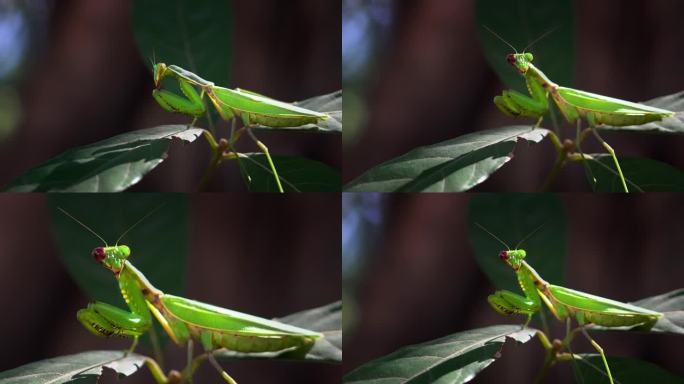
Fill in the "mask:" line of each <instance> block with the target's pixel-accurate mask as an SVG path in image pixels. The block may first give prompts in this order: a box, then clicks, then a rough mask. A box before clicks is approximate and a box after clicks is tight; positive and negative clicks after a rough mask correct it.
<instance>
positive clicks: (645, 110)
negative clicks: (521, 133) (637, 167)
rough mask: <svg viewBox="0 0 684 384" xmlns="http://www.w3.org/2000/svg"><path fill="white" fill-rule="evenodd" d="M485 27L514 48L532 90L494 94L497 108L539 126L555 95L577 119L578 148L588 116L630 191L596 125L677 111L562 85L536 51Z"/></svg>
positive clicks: (511, 58)
mask: <svg viewBox="0 0 684 384" xmlns="http://www.w3.org/2000/svg"><path fill="white" fill-rule="evenodd" d="M484 27H485V28H486V29H487V30H488V31H489V32H491V33H492V34H493V35H494V36H496V37H497V38H499V39H500V40H501V41H503V42H504V43H505V44H507V45H508V46H509V47H511V48H512V49H513V51H514V52H515V53H511V54H508V55H507V56H506V62H507V63H508V64H510V65H512V66H513V67H515V68H516V69H517V70H518V72H519V73H520V74H521V75H522V76H523V77H524V78H525V83H526V84H527V90H528V92H529V94H530V96H526V95H523V94H522V93H520V92H517V91H514V90H504V91H503V92H502V94H501V95H499V96H496V97H494V104H495V105H496V106H497V108H499V110H501V112H503V113H504V114H506V115H508V116H512V117H518V116H522V117H532V118H536V119H537V123H536V124H535V127H538V126H539V124H541V122H542V119H543V117H544V114H545V113H546V112H548V111H549V103H548V98H549V96H551V99H552V100H553V101H554V103H555V104H556V106H557V107H558V109H559V110H560V112H561V114H563V116H564V117H565V119H566V120H567V121H568V123H571V124H572V123H577V138H576V144H577V147H578V149H579V144H580V141H581V139H582V137H583V135H580V124H581V120H582V119H584V120H586V121H587V123H588V124H589V129H590V130H591V132H592V133H593V134H594V136H595V137H596V139H597V140H598V141H599V143H601V145H602V146H603V148H604V149H605V150H606V152H608V153H609V154H610V156H611V157H612V158H613V162H614V163H615V168H616V169H617V172H618V175H619V176H620V181H621V182H622V188H623V190H624V191H625V192H629V189H628V188H627V183H626V182H625V177H624V175H623V174H622V169H620V163H619V162H618V159H617V157H616V155H615V150H613V148H612V147H611V146H610V145H609V144H608V143H607V142H606V141H605V140H603V138H602V137H601V136H600V135H599V133H598V131H597V130H596V127H597V126H600V125H602V124H607V125H613V126H627V125H641V124H646V123H649V122H652V121H659V120H662V119H663V118H665V117H670V116H673V115H674V114H675V113H674V112H672V111H668V110H665V109H660V108H655V107H650V106H647V105H644V104H639V103H632V102H630V101H626V100H620V99H616V98H612V97H608V96H602V95H598V94H595V93H590V92H585V91H580V90H578V89H573V88H568V87H562V86H559V85H558V84H556V83H554V82H552V81H551V80H550V79H549V78H548V77H547V76H546V75H545V74H544V72H542V71H541V70H540V69H539V68H537V67H535V66H534V65H533V64H532V61H533V60H534V56H533V55H532V53H529V52H525V50H527V48H525V50H523V52H522V53H518V51H517V50H516V49H515V47H513V46H512V45H511V44H509V43H508V42H507V41H506V40H504V39H503V38H501V36H499V35H497V34H496V33H495V32H494V31H492V30H491V29H489V28H488V27H487V26H484ZM550 32H551V31H549V32H547V33H545V34H544V35H542V36H540V37H539V38H537V39H536V40H535V41H534V42H536V41H538V40H539V39H541V38H542V37H544V36H545V35H546V34H548V33H550ZM534 42H533V43H534ZM533 43H532V44H533ZM530 45H531V44H530ZM528 47H529V45H528ZM549 132H550V133H551V135H553V136H552V139H553V143H554V145H555V146H556V150H558V151H559V152H560V151H561V150H562V145H561V144H560V140H558V138H557V137H555V134H554V133H553V132H551V131H549ZM580 156H581V158H582V159H586V158H588V157H587V156H586V155H584V154H582V152H581V149H580Z"/></svg>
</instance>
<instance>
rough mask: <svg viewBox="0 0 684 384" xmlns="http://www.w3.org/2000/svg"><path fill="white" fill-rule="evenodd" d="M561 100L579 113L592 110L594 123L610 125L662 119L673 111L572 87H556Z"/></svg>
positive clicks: (672, 113)
mask: <svg viewBox="0 0 684 384" xmlns="http://www.w3.org/2000/svg"><path fill="white" fill-rule="evenodd" d="M558 94H559V95H560V97H561V98H562V102H563V103H565V104H569V105H571V106H573V107H575V108H577V109H578V110H579V112H580V114H582V115H585V114H586V113H587V112H593V114H594V117H595V118H596V120H597V121H596V123H597V124H601V123H605V124H611V125H638V124H645V123H648V122H651V121H658V120H662V119H663V118H664V117H669V116H673V115H674V112H672V111H668V110H666V109H660V108H656V107H650V106H648V105H644V104H639V103H632V102H630V101H626V100H620V99H615V98H612V97H608V96H603V95H597V94H595V93H591V92H585V91H580V90H577V89H573V88H567V87H558Z"/></svg>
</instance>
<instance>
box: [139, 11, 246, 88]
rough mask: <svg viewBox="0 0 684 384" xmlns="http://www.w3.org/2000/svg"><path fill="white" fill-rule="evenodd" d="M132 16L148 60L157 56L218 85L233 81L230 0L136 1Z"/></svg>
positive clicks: (140, 45)
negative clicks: (231, 69)
mask: <svg viewBox="0 0 684 384" xmlns="http://www.w3.org/2000/svg"><path fill="white" fill-rule="evenodd" d="M132 18H133V33H134V36H135V41H136V42H137V44H138V49H139V50H140V53H141V55H142V56H143V59H144V61H145V63H148V62H149V61H151V60H153V59H155V60H157V62H161V63H166V64H175V65H178V66H180V67H183V68H185V69H187V70H189V71H191V72H194V73H196V74H198V75H199V76H201V77H203V78H205V79H208V80H210V81H213V82H214V83H216V84H217V85H221V86H228V85H229V84H230V63H231V59H232V57H231V56H232V55H231V53H232V35H233V16H232V12H231V7H230V2H229V1H225V0H204V1H200V2H197V1H193V0H171V1H169V0H136V1H135V2H134V3H133V14H132ZM149 68H150V71H151V70H152V66H151V65H150V66H149ZM150 84H152V76H150Z"/></svg>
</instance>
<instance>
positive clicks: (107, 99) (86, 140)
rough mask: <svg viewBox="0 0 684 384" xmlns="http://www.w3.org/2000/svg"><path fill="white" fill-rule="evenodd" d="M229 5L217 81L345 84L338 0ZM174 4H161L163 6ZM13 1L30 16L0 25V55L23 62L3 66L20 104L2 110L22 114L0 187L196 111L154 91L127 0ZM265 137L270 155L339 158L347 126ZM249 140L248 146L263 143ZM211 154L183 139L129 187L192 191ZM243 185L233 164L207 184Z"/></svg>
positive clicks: (292, 90)
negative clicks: (173, 106) (68, 154)
mask: <svg viewBox="0 0 684 384" xmlns="http://www.w3.org/2000/svg"><path fill="white" fill-rule="evenodd" d="M229 3H230V4H231V9H232V12H233V14H232V22H229V21H228V20H227V21H226V26H229V25H230V24H231V23H232V26H233V28H232V30H228V29H229V28H227V31H226V33H232V36H233V38H232V39H233V43H232V50H233V52H232V63H231V68H230V69H228V68H226V71H228V70H230V73H231V75H230V77H231V83H230V84H218V85H222V86H227V87H230V88H235V87H240V88H245V89H249V90H252V91H255V92H259V93H263V94H266V95H269V96H271V97H274V98H276V99H280V100H284V101H296V100H303V99H306V98H309V97H313V96H319V95H322V94H326V93H329V92H333V91H336V90H338V89H340V88H341V84H340V73H341V59H340V56H341V54H340V50H339V41H340V39H341V38H340V33H341V32H340V22H339V20H340V6H339V3H336V2H334V1H317V0H295V1H287V2H283V1H278V0H250V1H231V2H229ZM174 4H175V2H165V6H170V7H172V6H174ZM16 9H19V10H20V12H19V14H20V15H22V16H21V17H22V18H23V23H24V24H22V25H24V27H23V29H18V30H19V31H20V33H15V34H11V33H7V29H3V28H7V26H8V25H14V24H11V23H9V22H7V20H5V25H0V32H5V33H0V39H4V40H5V41H4V42H3V43H4V44H0V49H2V48H5V49H4V52H0V55H3V56H5V57H7V58H11V59H12V60H15V59H17V60H19V61H18V62H19V65H18V67H17V68H16V69H14V70H13V71H12V72H10V73H7V74H4V75H5V76H2V75H3V74H2V73H1V72H0V91H2V90H6V91H7V92H4V93H0V104H5V105H6V106H12V107H11V108H10V107H8V108H10V109H9V110H10V111H11V112H12V113H13V114H14V113H17V112H18V113H19V115H18V116H12V117H11V118H9V117H7V116H6V117H7V119H8V120H13V119H14V120H16V123H15V124H12V123H11V122H8V123H6V124H5V126H7V127H5V126H3V129H0V163H2V164H3V167H2V171H0V186H2V185H6V184H7V183H9V182H10V181H12V180H13V179H14V178H16V177H17V176H19V175H21V174H22V173H24V172H26V171H27V170H29V169H30V168H32V167H35V166H37V165H39V164H41V163H43V162H45V161H47V160H48V159H50V158H52V157H54V156H56V155H58V154H60V153H62V152H64V151H65V150H66V149H69V148H72V147H76V146H80V145H85V144H90V143H93V142H96V141H99V140H103V139H105V138H109V137H111V136H114V135H116V134H119V133H122V132H129V131H132V130H136V129H142V128H149V127H153V126H156V125H160V124H168V123H188V122H189V121H190V119H189V118H186V117H182V116H178V115H175V114H171V113H167V112H166V111H164V110H163V109H162V108H161V107H159V105H158V104H157V103H156V102H155V101H154V99H153V98H152V96H151V93H152V87H153V81H152V73H151V72H150V71H149V70H148V69H147V68H146V67H145V66H146V65H148V63H147V61H148V58H147V57H143V56H141V54H140V52H139V51H138V48H137V47H136V43H135V40H134V36H133V31H132V21H131V13H132V12H131V10H132V2H131V1H121V0H102V1H86V0H60V1H49V0H45V1H9V2H6V3H5V2H3V4H2V5H0V11H3V12H4V13H5V14H11V15H14V13H15V11H16ZM150 17H153V16H152V15H150ZM154 21H155V22H158V20H154ZM169 22H172V21H169ZM7 40H14V41H15V42H14V43H13V44H9V43H8V41H7ZM222 48H223V49H225V47H206V49H208V50H220V49H222ZM15 56H19V57H15ZM157 59H163V58H159V57H157ZM169 64H172V63H169ZM199 75H202V74H199ZM209 80H211V79H209ZM15 104H17V105H16V106H15ZM0 112H1V113H0V114H3V113H7V112H4V111H0ZM8 116H9V115H8ZM0 120H2V119H0ZM259 137H260V139H261V140H262V141H263V142H265V143H266V144H267V145H268V146H269V149H270V152H271V153H272V154H286V155H294V154H297V155H301V156H304V157H307V158H310V159H313V160H318V161H321V162H324V163H326V164H328V165H331V166H333V167H336V168H338V169H339V168H340V167H341V151H340V138H339V135H320V134H302V133H292V132H290V133H287V132H284V133H283V132H281V133H261V134H259ZM242 141H243V140H241V141H240V142H241V143H242ZM244 141H245V143H243V144H242V145H245V146H246V147H241V148H243V150H245V149H246V150H248V151H249V150H252V147H254V148H256V147H255V146H253V144H251V143H247V142H248V141H249V140H244ZM209 160H210V150H209V146H208V145H207V144H206V142H204V140H203V139H198V142H196V143H194V144H192V145H187V146H183V145H180V144H178V143H174V144H172V146H171V149H170V157H169V158H168V159H167V160H166V161H165V162H164V163H163V164H161V165H160V166H159V167H158V168H157V169H155V170H154V171H153V172H152V173H151V174H150V175H148V176H147V177H145V179H144V180H143V181H142V182H141V183H140V184H138V185H136V186H134V187H133V190H144V191H194V190H195V189H196V188H197V185H198V183H199V180H200V178H201V176H202V173H203V171H204V169H205V168H206V166H207V165H208V163H209ZM244 189H245V188H244V186H243V182H242V180H241V177H240V175H239V172H238V168H237V165H236V164H234V162H229V163H227V164H224V166H222V167H221V168H220V169H219V171H218V172H217V174H216V175H215V180H214V183H213V184H211V186H210V190H237V191H242V190H244Z"/></svg>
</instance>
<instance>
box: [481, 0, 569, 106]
mask: <svg viewBox="0 0 684 384" xmlns="http://www.w3.org/2000/svg"><path fill="white" fill-rule="evenodd" d="M575 24H576V23H575V10H574V6H573V4H572V2H571V1H570V0H558V1H545V0H527V1H524V2H522V1H509V0H478V1H476V2H475V25H476V26H477V31H478V35H479V36H480V42H481V44H482V49H483V51H484V54H485V57H486V59H487V62H489V65H490V66H491V67H492V68H493V69H494V71H495V72H496V73H497V75H498V76H499V78H500V79H501V80H502V81H503V82H504V83H505V84H506V86H508V87H510V88H513V89H516V90H518V91H519V92H524V93H525V94H527V90H526V88H525V85H524V80H523V77H522V76H520V74H519V73H518V71H517V70H516V69H515V68H513V67H512V66H511V65H510V64H508V63H507V62H506V55H507V54H509V53H515V52H514V51H513V50H512V49H511V48H510V47H509V46H508V45H506V43H504V42H502V41H501V40H499V39H498V38H497V37H495V36H494V35H493V34H492V33H491V32H489V31H487V30H486V29H485V26H487V27H489V28H491V29H492V30H494V32H496V33H497V34H498V35H499V36H501V38H503V39H505V40H506V41H508V43H509V44H511V45H513V46H514V47H515V48H516V50H517V51H518V52H522V50H523V49H524V48H525V47H526V46H527V45H529V44H530V43H532V42H533V41H534V40H535V39H537V38H539V37H541V36H542V35H544V33H546V32H548V31H552V32H551V33H549V34H548V35H546V36H544V37H543V38H542V39H541V40H539V41H537V42H536V43H535V44H534V45H533V46H532V47H531V48H529V49H528V52H532V53H533V54H534V64H535V66H537V68H539V69H541V70H542V71H544V73H545V74H546V75H547V76H548V77H549V78H550V79H551V80H553V81H554V82H556V83H557V84H560V85H563V86H566V87H572V85H573V84H574V82H575V36H576V31H575Z"/></svg>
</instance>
